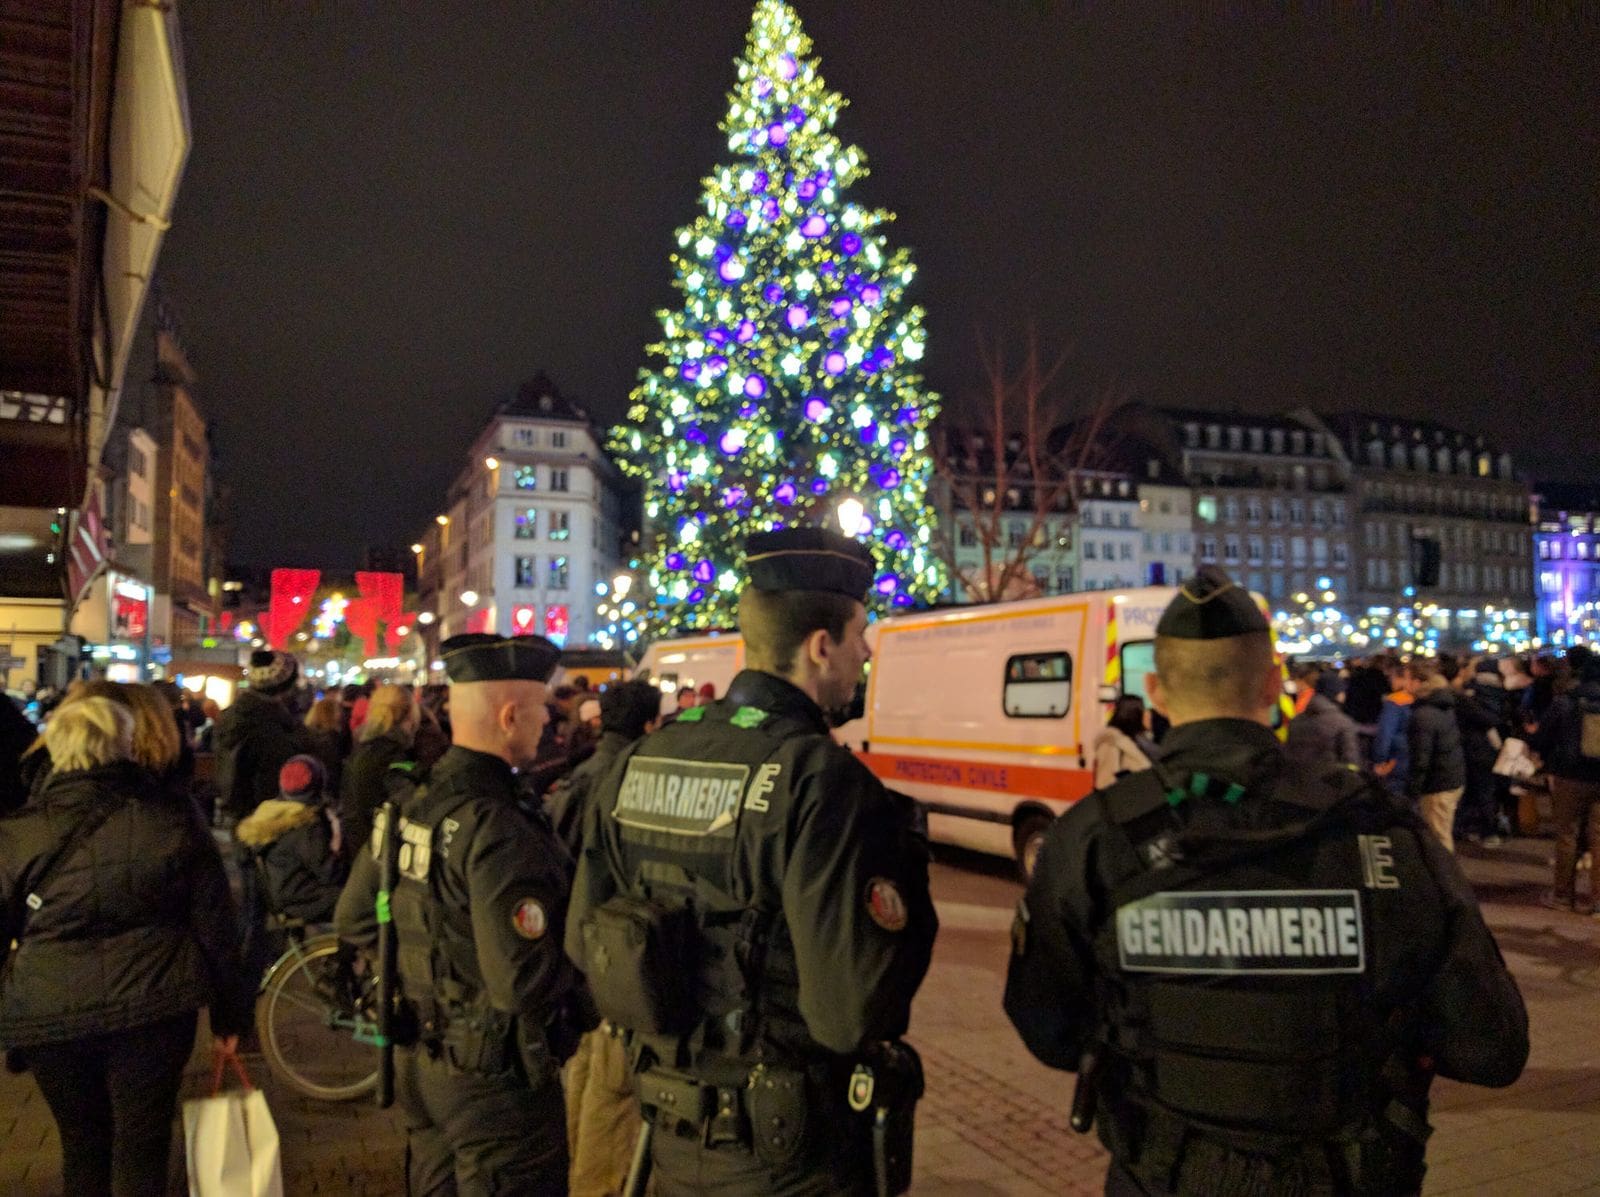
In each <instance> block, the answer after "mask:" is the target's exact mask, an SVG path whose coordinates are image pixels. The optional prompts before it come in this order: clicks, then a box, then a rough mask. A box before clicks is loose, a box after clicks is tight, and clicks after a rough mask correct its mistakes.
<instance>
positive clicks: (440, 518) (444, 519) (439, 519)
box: [433, 515, 450, 528]
mask: <svg viewBox="0 0 1600 1197" xmlns="http://www.w3.org/2000/svg"><path fill="white" fill-rule="evenodd" d="M433 522H434V523H436V524H438V525H439V527H441V528H442V527H444V526H445V525H446V524H448V523H449V522H450V517H449V516H448V515H436V516H434V517H433Z"/></svg>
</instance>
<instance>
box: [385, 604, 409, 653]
mask: <svg viewBox="0 0 1600 1197" xmlns="http://www.w3.org/2000/svg"><path fill="white" fill-rule="evenodd" d="M416 626H417V613H416V612H415V611H403V612H401V614H400V617H399V619H398V620H396V621H395V622H394V623H391V624H390V625H389V626H388V627H386V628H384V629H383V642H384V643H385V644H387V645H388V646H389V647H390V648H396V649H397V648H399V647H400V645H401V644H403V643H404V642H405V638H406V637H407V636H409V635H411V629H412V628H414V627H416Z"/></svg>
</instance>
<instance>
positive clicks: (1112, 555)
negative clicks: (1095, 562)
mask: <svg viewBox="0 0 1600 1197" xmlns="http://www.w3.org/2000/svg"><path fill="white" fill-rule="evenodd" d="M1100 555H1101V557H1103V558H1104V559H1105V560H1107V561H1115V560H1116V559H1117V545H1116V542H1115V541H1111V540H1103V541H1101V542H1100Z"/></svg>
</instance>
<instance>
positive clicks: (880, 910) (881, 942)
mask: <svg viewBox="0 0 1600 1197" xmlns="http://www.w3.org/2000/svg"><path fill="white" fill-rule="evenodd" d="M721 705H723V706H724V707H732V708H740V707H748V708H754V709H755V710H757V711H759V712H765V713H767V714H771V715H778V716H783V717H786V718H787V719H789V720H793V721H795V722H797V723H798V724H800V725H801V726H802V727H803V728H804V731H802V732H801V733H800V734H796V735H793V736H792V737H790V738H789V739H788V740H787V741H786V742H785V743H784V744H783V745H782V747H781V748H780V749H779V750H778V752H777V754H776V755H775V756H774V757H772V758H771V763H772V764H774V765H777V766H778V769H777V772H776V774H775V776H773V777H772V778H771V782H772V787H771V789H766V788H765V787H763V786H762V784H761V782H760V780H759V778H758V779H757V780H754V781H752V782H751V783H750V786H749V788H748V790H747V791H746V792H745V795H744V797H743V798H742V800H741V802H740V807H741V809H740V811H739V815H738V828H737V832H736V834H735V835H734V836H733V838H732V839H731V841H730V843H731V851H732V852H733V854H734V860H733V868H732V875H733V876H734V877H735V879H736V882H737V885H738V887H739V888H740V889H741V890H742V891H744V892H741V893H739V894H735V895H733V896H734V897H736V898H740V899H742V900H745V901H747V902H748V903H749V904H750V905H752V906H758V907H760V908H763V909H767V910H772V911H775V912H777V911H781V914H782V921H783V923H784V924H785V925H786V928H787V938H788V939H789V940H791V941H792V942H791V943H789V944H787V945H784V944H783V942H782V941H783V938H784V937H783V936H782V935H781V934H780V935H779V936H778V937H777V944H778V946H775V948H774V951H773V953H771V954H769V963H768V977H769V981H770V980H772V979H775V978H774V972H775V971H778V970H781V971H782V972H783V973H784V974H788V973H789V971H790V969H791V968H792V969H793V975H794V976H795V978H796V980H797V984H796V985H795V986H794V987H793V988H792V989H791V988H790V987H789V986H788V985H787V984H784V985H781V986H776V987H769V995H770V999H771V1001H773V1002H774V1003H779V1002H781V1003H783V1004H785V1005H787V1004H790V1003H792V1004H793V1006H794V1007H795V1008H794V1009H793V1010H792V1011H789V1013H790V1015H791V1017H792V1018H793V1019H794V1021H795V1022H797V1023H798V1022H800V1021H801V1020H803V1026H804V1028H805V1031H806V1033H807V1034H809V1036H810V1038H811V1040H812V1041H813V1044H812V1045H810V1046H811V1050H813V1051H814V1050H815V1047H816V1046H820V1047H821V1048H823V1049H824V1050H826V1051H829V1052H835V1053H842V1054H847V1053H853V1052H856V1051H858V1050H859V1049H860V1048H861V1047H862V1045H863V1044H866V1043H869V1042H874V1041H878V1040H883V1039H891V1038H894V1037H896V1036H898V1035H900V1034H902V1033H904V1031H905V1029H906V1025H907V1022H908V1021H909V1019H910V1009H911V999H912V996H913V995H914V994H915V993H916V991H917V988H918V986H920V985H921V984H922V979H923V977H924V976H925V975H926V974H927V971H928V962H929V960H930V958H931V957H932V954H933V940H934V935H935V933H936V932H937V930H938V919H937V917H936V916H935V914H934V910H933V901H932V899H931V897H930V896H929V893H928V858H927V850H926V844H925V843H924V842H923V841H922V840H921V839H920V838H919V837H918V836H917V835H916V834H915V833H914V831H913V820H912V811H911V807H910V803H909V801H908V800H906V799H904V798H901V797H900V796H898V795H894V794H891V793H890V792H889V791H888V790H886V789H885V788H884V787H883V785H882V783H880V782H879V781H878V779H877V778H876V777H874V776H873V775H872V773H871V772H870V771H869V770H868V769H867V768H866V766H865V765H863V764H861V762H860V761H858V760H857V759H856V758H855V756H854V755H853V754H851V753H850V752H849V751H848V750H847V749H845V748H842V747H840V746H839V745H838V744H836V743H835V742H834V741H833V739H832V737H831V736H830V735H829V730H828V723H827V720H826V719H825V718H824V716H823V713H822V710H821V708H819V707H818V706H817V704H816V703H815V702H813V701H812V700H811V699H810V698H809V697H808V696H807V695H806V694H805V693H803V692H802V691H801V690H799V689H797V688H796V687H795V686H793V685H791V684H790V683H788V682H787V681H785V680H783V679H782V678H779V677H776V676H774V675H773V674H769V673H763V672H760V671H758V670H749V669H747V670H745V671H744V672H742V673H740V674H739V675H738V676H737V677H736V678H734V679H733V682H732V684H731V685H730V686H729V687H728V693H727V696H726V697H725V698H724V700H723V703H722V704H721ZM746 734H752V733H747V732H743V731H741V730H740V729H739V728H738V727H736V726H733V725H730V724H729V723H728V722H727V721H726V720H724V721H721V722H712V721H710V720H707V721H705V722H698V721H689V720H683V719H679V720H676V721H674V722H672V723H670V724H668V725H667V726H666V727H663V728H662V729H660V730H659V731H657V732H654V733H652V734H651V735H649V736H646V737H645V738H644V739H643V740H641V741H640V742H639V745H638V747H637V748H636V750H635V753H636V754H637V755H638V756H640V757H668V758H676V759H679V760H685V761H716V760H718V759H721V758H720V757H719V752H721V753H723V754H725V753H726V752H727V751H728V749H727V748H726V747H725V745H726V744H727V743H728V738H729V737H733V736H740V735H746ZM629 759H630V757H629V756H627V755H624V756H623V757H622V758H621V759H620V760H619V761H618V763H617V765H616V766H614V767H613V768H612V769H611V771H610V772H609V773H608V774H607V775H606V777H605V778H604V779H603V780H602V781H601V782H600V783H599V784H598V785H597V786H596V787H595V791H594V797H593V801H592V802H591V804H590V810H589V813H588V817H587V823H586V824H585V834H584V842H583V854H582V855H581V857H580V858H579V861H578V879H577V882H576V883H575V885H574V888H573V900H572V916H571V919H570V921H569V924H568V930H567V951H568V953H569V954H570V955H571V956H572V957H573V959H574V960H581V959H582V954H583V941H582V936H581V935H580V934H579V931H578V928H579V926H580V925H581V921H582V920H583V918H584V916H585V915H586V914H587V913H588V912H589V911H592V910H594V909H595V908H596V907H598V906H599V905H601V904H602V903H603V902H605V901H606V900H607V899H608V898H610V897H612V896H613V895H614V894H616V893H618V892H619V890H622V889H627V890H628V891H629V892H637V885H638V882H639V878H638V877H636V876H629V875H624V873H625V872H626V871H627V870H629V869H630V868H633V867H635V866H634V865H630V864H627V863H625V862H626V861H628V860H629V859H630V858H631V857H633V856H635V855H640V854H642V852H643V850H642V849H641V850H640V852H639V853H630V852H625V851H624V849H623V845H622V843H621V840H622V830H623V829H622V828H621V826H620V825H619V824H618V822H617V820H616V817H615V807H616V802H617V795H618V788H619V786H620V784H621V781H622V777H623V775H624V773H625V772H626V768H627V762H628V760H629ZM758 789H759V790H760V791H761V792H760V793H757V790H758ZM783 948H787V949H788V950H787V951H784V950H781V949H783ZM791 951H792V961H791V960H787V959H786V960H783V961H776V960H773V959H772V958H771V956H773V955H778V954H782V955H784V956H788V955H789V953H790V952H791ZM784 980H785V981H787V980H788V977H787V976H785V978H784ZM793 1046H804V1045H793Z"/></svg>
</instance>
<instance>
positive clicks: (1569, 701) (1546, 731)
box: [1533, 678, 1600, 818]
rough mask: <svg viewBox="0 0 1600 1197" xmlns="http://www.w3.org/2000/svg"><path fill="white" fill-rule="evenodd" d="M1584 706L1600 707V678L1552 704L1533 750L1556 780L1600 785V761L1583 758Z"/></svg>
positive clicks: (1534, 739) (1562, 696) (1571, 691)
mask: <svg viewBox="0 0 1600 1197" xmlns="http://www.w3.org/2000/svg"><path fill="white" fill-rule="evenodd" d="M1584 704H1590V705H1593V704H1600V678H1590V679H1587V680H1585V681H1583V682H1582V683H1580V684H1579V685H1578V686H1577V687H1576V688H1575V689H1573V690H1569V691H1568V692H1567V693H1565V694H1563V695H1561V696H1560V697H1559V698H1557V699H1556V700H1555V701H1554V702H1552V703H1551V704H1550V709H1549V710H1548V711H1546V712H1545V717H1544V719H1543V721H1542V722H1541V723H1540V724H1539V730H1538V731H1537V732H1535V733H1534V735H1533V750H1534V751H1535V752H1537V753H1538V754H1539V755H1540V756H1542V757H1543V758H1544V763H1545V769H1546V771H1547V772H1549V773H1550V775H1551V776H1553V777H1561V778H1565V779H1567V780H1569V781H1588V782H1596V783H1600V761H1596V760H1593V759H1591V758H1589V757H1586V756H1584V755H1583V706H1584ZM1589 817H1590V818H1594V817H1595V816H1594V815H1593V814H1591V815H1590V816H1589Z"/></svg>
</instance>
